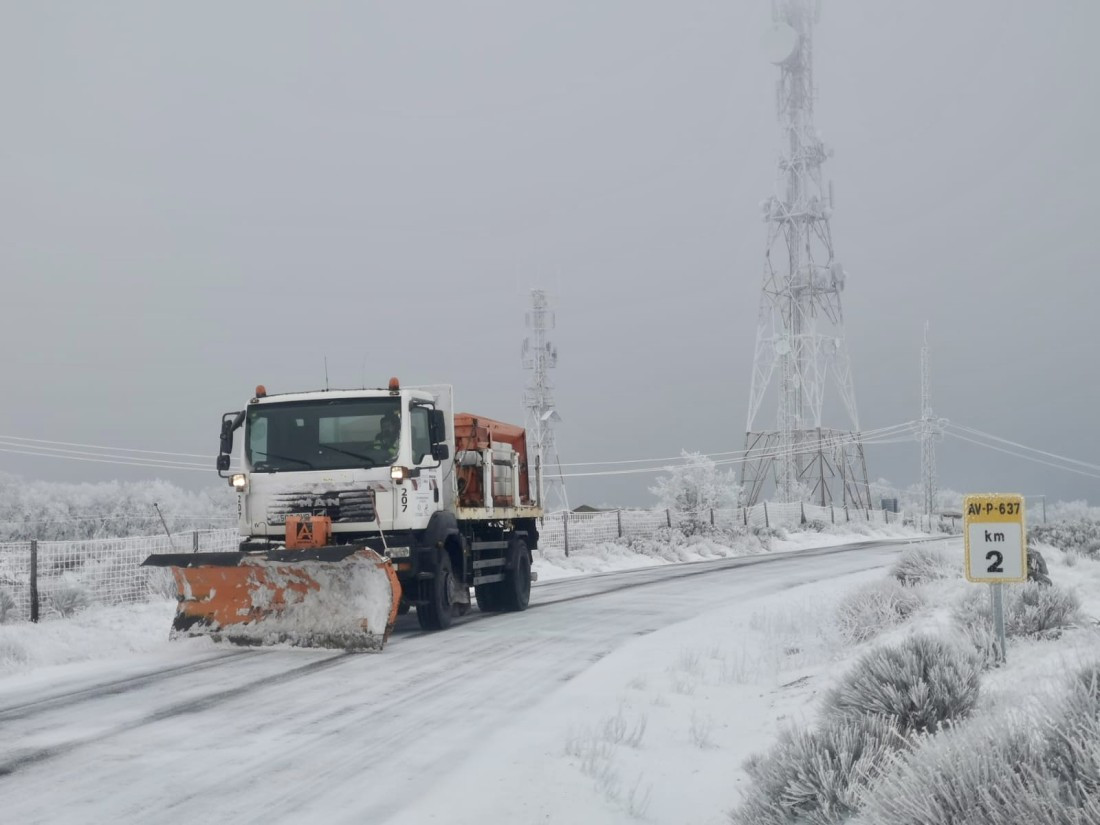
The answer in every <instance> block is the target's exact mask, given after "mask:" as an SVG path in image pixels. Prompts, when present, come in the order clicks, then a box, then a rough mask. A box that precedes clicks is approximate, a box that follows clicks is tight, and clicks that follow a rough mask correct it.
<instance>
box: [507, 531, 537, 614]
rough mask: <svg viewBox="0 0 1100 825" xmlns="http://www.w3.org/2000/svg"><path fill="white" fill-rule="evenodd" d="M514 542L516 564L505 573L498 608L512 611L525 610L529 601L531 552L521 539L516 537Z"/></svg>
mask: <svg viewBox="0 0 1100 825" xmlns="http://www.w3.org/2000/svg"><path fill="white" fill-rule="evenodd" d="M516 544H517V545H518V546H517V547H516V549H515V552H516V565H515V567H514V568H513V569H512V570H509V571H508V572H507V573H505V575H504V581H503V582H501V585H503V586H502V588H501V590H500V595H501V605H500V608H499V609H501V610H508V611H512V612H516V611H520V610H526V609H527V605H528V604H529V603H530V601H531V554H530V553H529V552H527V543H526V542H525V541H524V540H523V539H517V540H516Z"/></svg>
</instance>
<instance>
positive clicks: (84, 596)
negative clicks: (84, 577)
mask: <svg viewBox="0 0 1100 825" xmlns="http://www.w3.org/2000/svg"><path fill="white" fill-rule="evenodd" d="M47 600H48V601H49V604H50V606H51V607H52V608H53V609H54V610H55V611H56V612H57V613H58V614H59V615H61V616H64V617H69V616H72V615H74V614H75V613H77V612H79V611H81V610H83V609H84V608H85V607H87V606H88V605H89V603H90V602H91V599H90V598H89V596H88V589H87V588H86V587H85V586H84V585H83V584H82V583H81V582H80V580H79V579H77V578H76V577H75V576H71V575H68V574H66V575H64V576H62V577H61V581H60V582H59V583H58V584H57V586H56V587H54V589H53V590H51V591H50V593H49V595H48V596H47Z"/></svg>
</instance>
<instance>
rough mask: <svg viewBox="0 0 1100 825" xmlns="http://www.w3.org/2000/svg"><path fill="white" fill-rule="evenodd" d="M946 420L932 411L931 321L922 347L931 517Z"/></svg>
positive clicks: (926, 504)
mask: <svg viewBox="0 0 1100 825" xmlns="http://www.w3.org/2000/svg"><path fill="white" fill-rule="evenodd" d="M946 423H947V420H946V419H943V418H937V417H936V416H935V414H934V413H933V412H932V363H931V351H930V350H929V347H928V324H925V325H924V345H923V346H922V347H921V350H920V430H919V432H920V479H921V511H922V512H923V513H924V514H925V515H926V516H928V517H929V519H931V517H932V516H933V515H934V514H935V512H936V493H937V492H938V489H937V488H938V487H939V477H938V474H937V472H936V442H937V441H938V440H939V439H941V438H942V437H943V429H944V425H945V424H946Z"/></svg>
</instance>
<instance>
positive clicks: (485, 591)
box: [474, 582, 500, 613]
mask: <svg viewBox="0 0 1100 825" xmlns="http://www.w3.org/2000/svg"><path fill="white" fill-rule="evenodd" d="M499 587H500V584H498V583H497V582H493V583H492V584H479V585H478V586H477V587H475V588H474V593H475V594H476V595H477V609H478V610H480V611H481V612H482V613H496V612H497V611H498V610H500V605H499V602H500V599H499V598H497V596H498V588H499Z"/></svg>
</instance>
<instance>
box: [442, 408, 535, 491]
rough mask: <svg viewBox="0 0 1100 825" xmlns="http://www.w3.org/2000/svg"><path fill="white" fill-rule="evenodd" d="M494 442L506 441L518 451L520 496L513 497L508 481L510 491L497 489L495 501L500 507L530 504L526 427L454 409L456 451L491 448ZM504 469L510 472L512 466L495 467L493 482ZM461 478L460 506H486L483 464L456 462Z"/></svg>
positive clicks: (501, 442)
mask: <svg viewBox="0 0 1100 825" xmlns="http://www.w3.org/2000/svg"><path fill="white" fill-rule="evenodd" d="M493 443H496V444H506V445H508V446H509V447H511V449H512V450H514V451H515V452H516V453H518V454H519V497H520V501H518V502H515V501H513V500H512V498H513V496H512V494H511V492H510V489H511V487H510V485H508V484H505V485H502V486H503V487H507V488H508V490H509V492H508V493H507V494H502V493H501V492H496V493H494V496H493V503H494V505H495V506H498V507H518V506H524V505H526V506H530V505H531V504H533V503H534V502H533V501H532V500H531V485H530V478H529V476H530V472H533V469H531V470H530V471H529V469H528V464H527V435H526V432H525V431H524V429H523V427H517V426H516V425H515V424H505V423H504V422H503V421H494V420H493V419H491V418H485V417H484V416H480V415H472V414H471V413H455V454H456V456H457V454H458V453H461V452H464V451H476V452H480V451H482V450H485V449H488V448H489V447H490V446H491V445H492V444H493ZM502 471H504V472H507V473H508V474H509V476H510V470H507V471H505V470H504V468H503V467H500V468H498V467H494V468H493V476H494V483H495V484H497V483H499V481H498V478H499V477H500V473H501V472H502ZM455 473H456V474H457V478H458V505H459V506H460V507H484V506H485V492H484V486H483V478H484V476H483V470H482V468H481V467H461V466H457V465H456V466H455Z"/></svg>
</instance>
